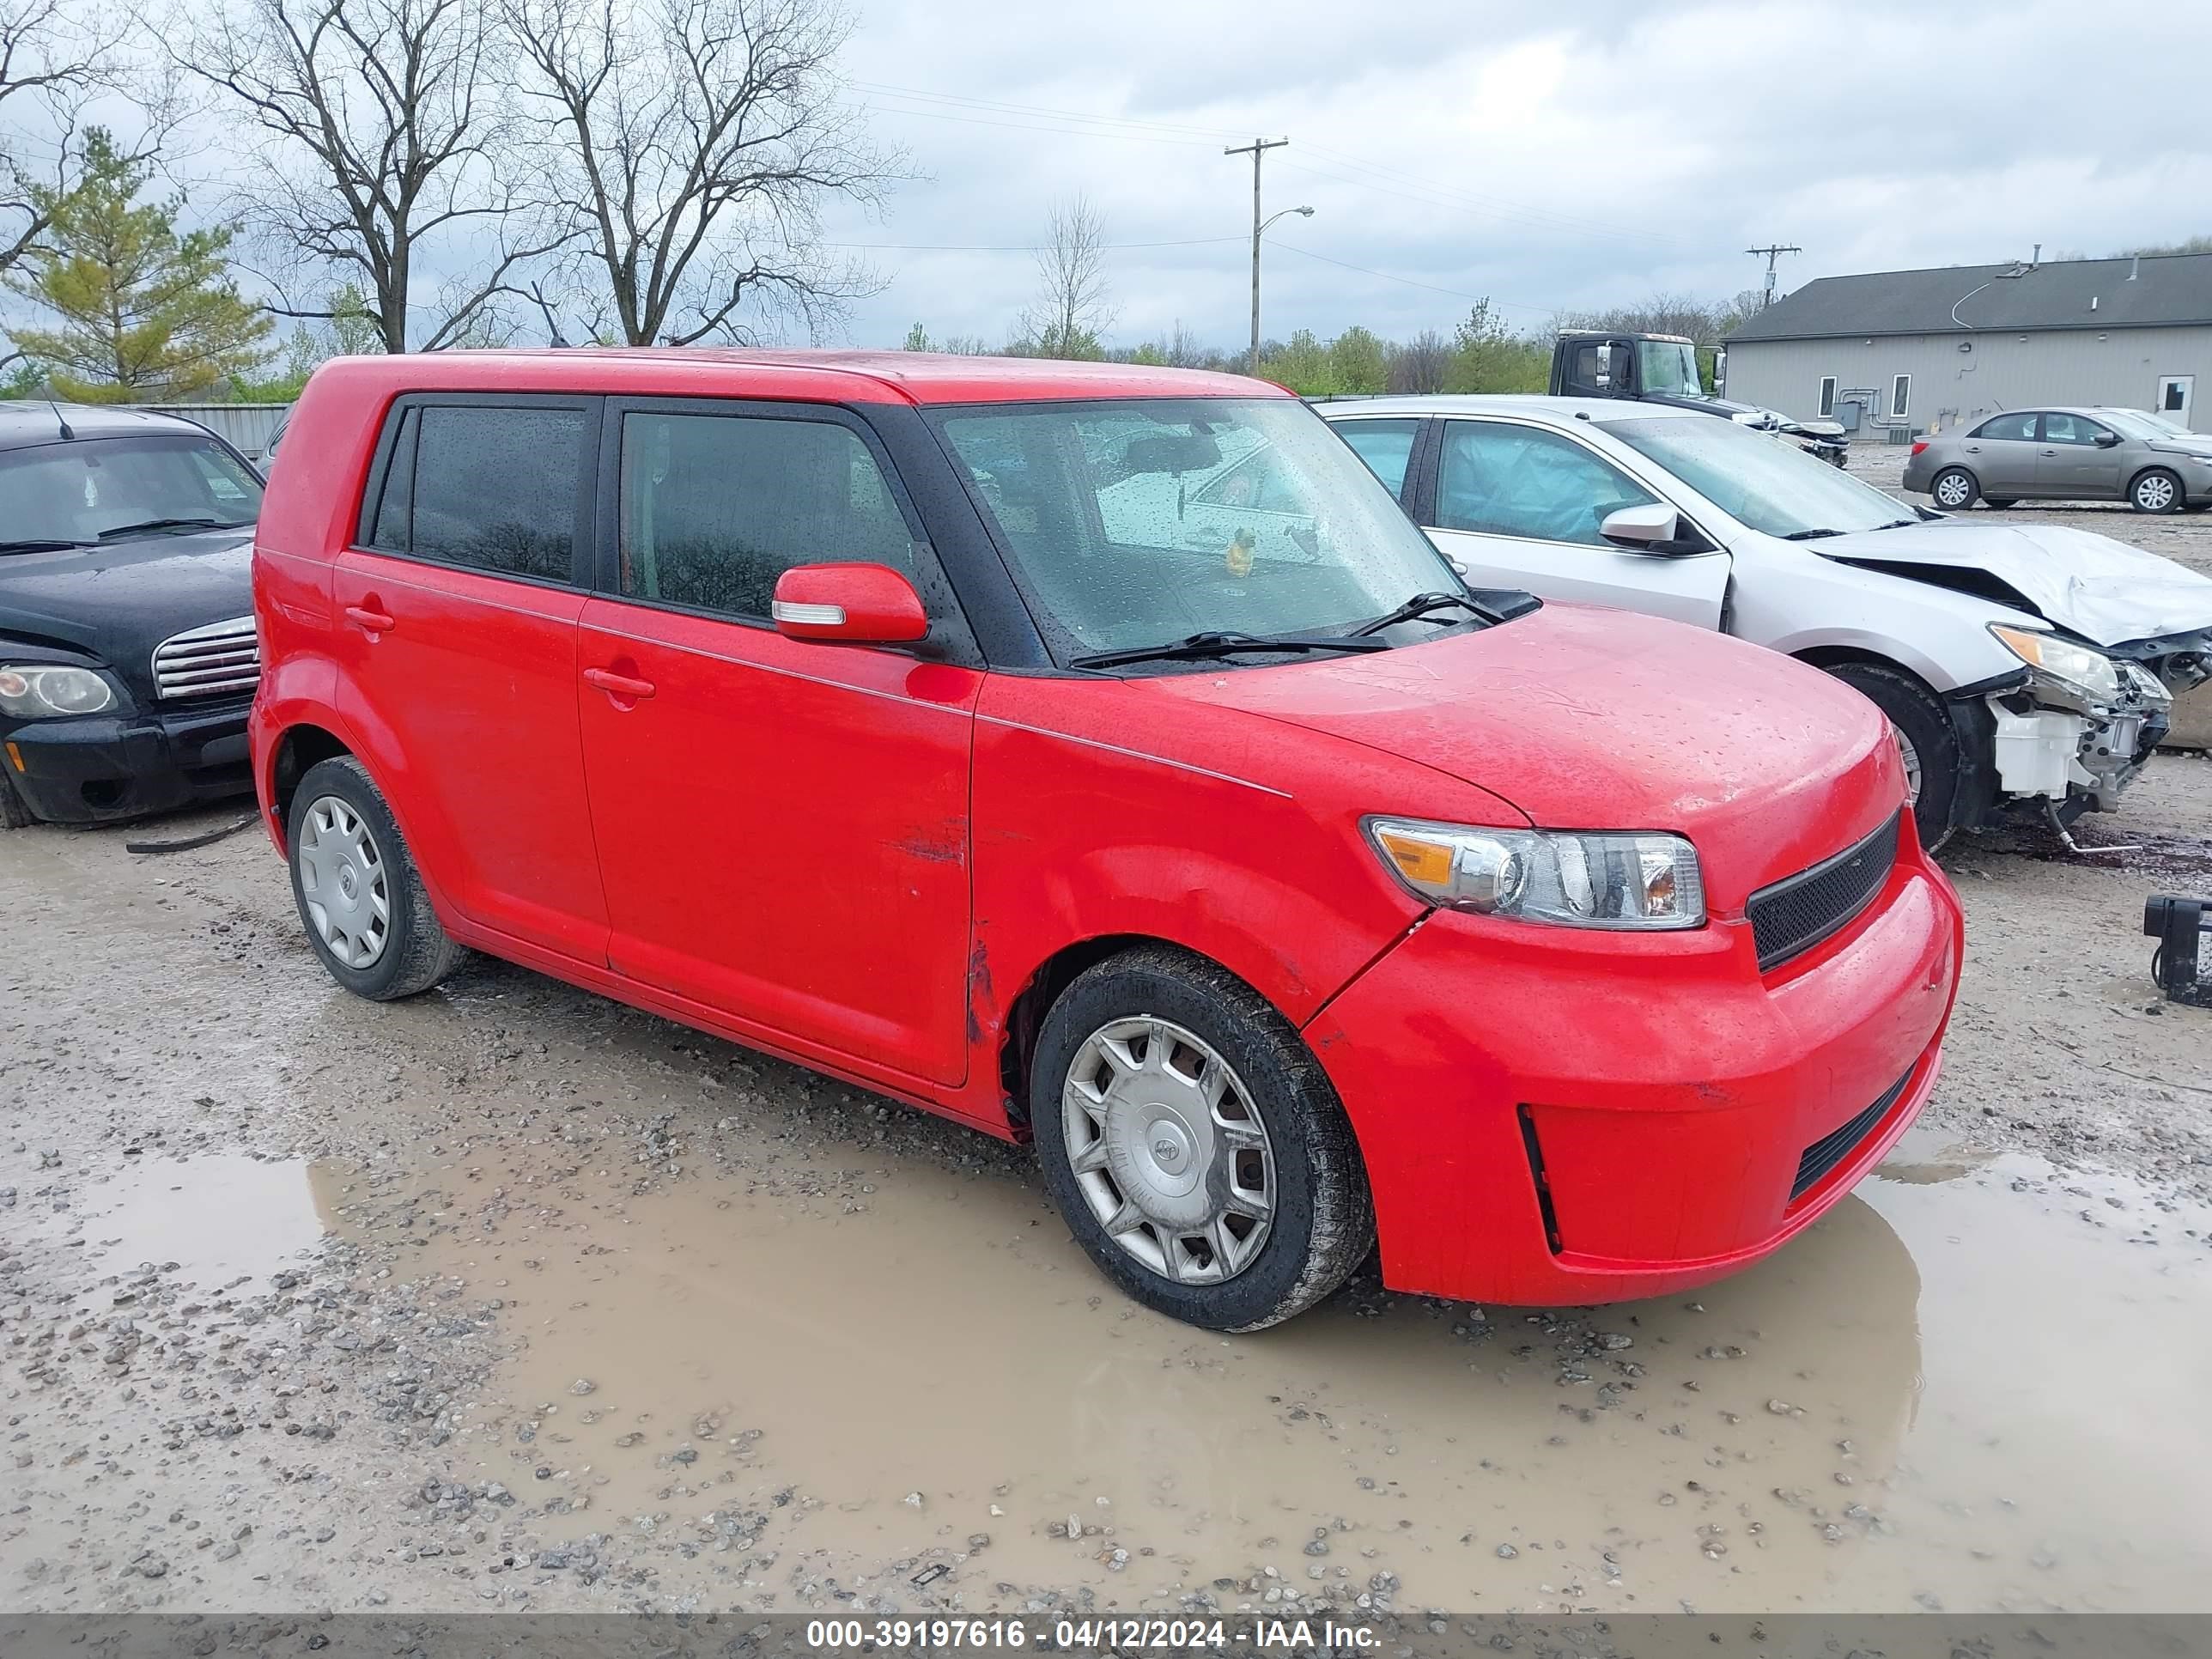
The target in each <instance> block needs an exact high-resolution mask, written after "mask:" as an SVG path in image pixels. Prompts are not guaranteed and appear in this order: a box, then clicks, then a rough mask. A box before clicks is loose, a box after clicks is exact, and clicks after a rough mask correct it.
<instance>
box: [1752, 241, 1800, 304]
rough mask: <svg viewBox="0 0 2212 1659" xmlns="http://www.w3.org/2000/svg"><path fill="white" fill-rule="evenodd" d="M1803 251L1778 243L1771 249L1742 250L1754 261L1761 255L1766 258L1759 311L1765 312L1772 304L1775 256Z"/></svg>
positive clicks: (1753, 248)
mask: <svg viewBox="0 0 2212 1659" xmlns="http://www.w3.org/2000/svg"><path fill="white" fill-rule="evenodd" d="M1804 251H1805V250H1804V249H1803V248H1802V247H1784V246H1781V245H1780V244H1776V245H1775V246H1772V247H1747V248H1746V249H1744V252H1746V253H1748V254H1750V255H1751V256H1752V258H1754V259H1755V258H1758V257H1759V255H1760V254H1762V253H1763V254H1765V256H1766V297H1765V299H1764V300H1762V301H1759V309H1760V310H1761V311H1764V310H1765V309H1766V307H1769V306H1771V305H1772V304H1773V303H1774V259H1775V256H1776V255H1777V254H1781V253H1802V252H1804Z"/></svg>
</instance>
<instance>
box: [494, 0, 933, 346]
mask: <svg viewBox="0 0 2212 1659" xmlns="http://www.w3.org/2000/svg"><path fill="white" fill-rule="evenodd" d="M501 3H502V4H503V5H504V8H505V15H506V17H507V23H508V26H509V27H510V28H511V29H512V30H513V34H514V36H515V39H516V40H517V42H518V45H519V47H520V52H521V56H522V60H523V64H524V67H525V71H526V72H525V74H524V76H523V78H522V82H521V85H522V90H523V92H524V94H525V96H526V99H527V100H528V101H529V103H530V104H531V105H532V106H534V108H535V110H536V112H537V118H536V125H537V133H536V138H537V142H536V143H535V145H534V149H533V153H534V154H535V155H536V156H537V157H538V163H539V165H540V167H542V168H543V170H544V173H546V175H547V176H548V177H549V178H550V179H553V180H555V181H556V185H557V188H558V193H559V194H560V196H561V197H562V200H563V201H565V202H567V203H569V204H573V205H572V208H571V218H570V220H569V224H570V226H571V228H573V229H574V231H575V232H576V234H577V244H576V250H577V251H576V252H575V253H574V256H573V257H572V258H571V259H570V261H569V275H570V276H571V277H572V279H573V280H574V281H575V282H576V283H578V284H579V285H580V286H582V287H583V288H585V289H587V290H588V291H590V292H592V294H594V295H599V296H604V299H605V302H606V303H607V304H608V305H609V306H610V307H611V309H612V311H613V313H614V317H615V321H616V324H617V332H618V335H619V337H620V338H622V339H623V340H624V341H626V342H627V343H629V344H631V345H651V344H654V343H662V344H668V345H688V344H690V343H693V342H694V341H697V340H702V339H706V338H708V337H721V338H725V339H731V340H738V341H745V340H750V339H754V338H756V337H758V335H759V333H760V331H762V329H763V328H764V327H773V326H775V325H777V324H779V323H782V322H795V323H797V324H798V325H801V326H803V327H804V328H805V330H806V331H807V332H808V333H810V334H813V335H818V334H820V333H821V332H822V331H823V329H824V328H825V327H826V326H827V325H829V324H830V323H832V322H833V321H835V320H836V319H840V318H842V315H843V312H844V306H845V302H846V301H848V300H850V299H852V298H854V296H856V295H860V294H864V293H867V292H871V291H872V289H873V287H874V286H875V283H874V279H873V278H872V276H871V274H870V273H869V272H868V271H867V270H866V267H864V266H861V265H860V264H855V263H854V262H853V261H851V260H849V259H845V260H839V259H836V258H830V257H829V256H828V253H827V251H826V250H824V249H823V247H822V246H821V245H820V235H819V214H820V210H821V207H822V204H823V203H824V202H825V201H826V200H828V199H829V198H832V197H842V198H843V199H845V200H847V201H853V202H858V203H860V204H864V205H866V206H869V207H874V206H877V205H878V204H880V202H881V200H882V196H883V192H884V190H885V188H886V187H887V186H888V185H890V183H891V182H892V181H893V180H894V179H896V177H898V176H899V169H900V168H901V167H902V165H903V161H902V157H901V156H900V155H898V154H897V153H896V152H895V151H890V150H886V149H879V148H878V146H876V145H875V144H874V143H872V142H871V141H870V140H869V139H868V137H867V135H866V131H865V129H864V127H863V125H862V123H861V118H860V114H859V113H858V112H856V111H854V110H853V109H852V108H850V107H848V106H846V105H844V104H842V103H840V102H839V101H838V94H839V93H840V91H841V90H842V82H840V81H839V80H838V78H837V76H836V57H837V53H838V52H839V51H840V49H841V48H842V46H844V44H845V41H846V40H847V38H848V36H849V35H850V34H851V33H852V30H853V24H852V21H851V19H850V18H848V16H847V15H845V14H844V13H843V12H842V11H841V10H839V9H836V6H835V5H834V4H833V3H829V0H635V3H632V0H591V3H583V4H580V3H578V0H501Z"/></svg>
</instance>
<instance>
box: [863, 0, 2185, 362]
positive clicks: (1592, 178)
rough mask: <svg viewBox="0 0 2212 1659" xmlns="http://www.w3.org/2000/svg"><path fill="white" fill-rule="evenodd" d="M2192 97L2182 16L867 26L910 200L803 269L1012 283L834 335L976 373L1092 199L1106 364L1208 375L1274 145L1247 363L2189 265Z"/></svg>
mask: <svg viewBox="0 0 2212 1659" xmlns="http://www.w3.org/2000/svg"><path fill="white" fill-rule="evenodd" d="M2208 61H2212V6H2206V5H2203V4H2199V3H2195V0H2191V3H2185V4H2181V5H2174V4H2156V5H2154V4H2135V3H2113V0H2107V3H2103V4H2100V5H2097V6H2085V5H2083V4H2081V3H2080V0H2066V3H2050V4H2041V3H2035V0H2002V3H1991V4H1980V3H1973V0H1940V3H1926V0H1923V3H1918V4H1911V5H1897V4H1893V5H1880V4H1863V5H1850V6H1839V5H1828V4H1823V5H1814V4H1797V3H1788V4H1784V3H1772V4H1759V3H1747V4H1712V5H1661V4H1649V3H1647V4H1638V3H1627V0H1566V3H1559V0H1552V3H1522V0H1512V3H1506V0H1487V3H1470V0H1462V3H1451V0H1396V3H1394V4H1390V5H1387V6H1386V5H1374V4H1368V5H1347V4H1345V3H1343V0H1274V3H1270V4H1252V3H1245V0H1234V3H1216V0H1111V3H1092V4H1080V5H1078V4H1024V5H1019V6H1016V5H1011V4H1007V3H1005V0H864V3H862V4H861V6H860V23H859V27H858V29H857V31H856V32H855V33H854V39H853V42H852V45H851V46H850V47H849V48H848V55H847V59H846V64H847V69H848V73H849V74H850V75H851V76H852V78H853V80H854V97H855V99H857V100H862V101H865V102H866V104H867V105H868V106H869V107H870V108H871V110H872V112H873V114H872V125H873V130H874V131H875V133H876V134H877V135H878V137H881V138H884V139H888V140H891V141H894V142H896V143H899V144H902V145H903V146H904V147H905V148H906V149H908V152H909V153H910V155H911V158H912V161H913V163H914V165H915V167H917V168H918V169H920V170H921V171H922V172H923V173H926V174H927V177H926V178H924V179H921V180H918V181H916V182H915V183H912V184H908V185H904V186H902V187H901V188H900V189H899V190H898V191H896V194H895V195H894V196H893V197H892V198H891V201H890V209H889V212H888V215H887V216H886V217H885V218H884V219H883V220H882V221H881V222H871V221H869V220H867V219H866V218H864V217H863V216H860V215H858V214H854V213H839V214H836V215H835V216H833V218H832V221H831V224H832V228H831V230H830V233H829V234H830V235H831V236H832V237H833V238H834V239H835V240H837V241H840V242H848V243H868V244H901V245H916V244H927V245H941V244H963V245H966V244H981V245H985V246H990V247H1007V248H1012V250H1014V251H1010V252H962V251H944V252H939V251H932V250H931V249H928V248H923V247H916V246H901V247H895V248H884V249H882V250H881V251H878V252H874V253H872V254H871V255H870V256H869V257H870V258H872V260H873V261H874V262H875V264H876V265H877V268H878V270H879V272H880V273H881V274H882V275H883V276H884V277H886V278H887V279H888V285H887V286H886V287H885V289H884V291H883V293H882V294H881V295H878V296H877V297H875V298H873V299H870V300H867V301H862V302H861V303H860V305H859V306H858V307H857V308H856V310H855V312H854V319H853V323H852V328H851V334H852V337H853V340H854V343H896V342H897V341H898V339H899V338H900V337H902V335H903V334H904V332H905V331H906V328H907V325H908V324H909V323H912V322H915V321H921V322H922V323H924V324H926V325H927V327H928V329H929V330H930V331H931V333H932V334H933V335H937V336H943V335H945V334H947V333H962V334H979V335H981V336H982V337H984V338H985V339H986V340H987V341H990V342H992V343H999V342H1001V341H1003V340H1004V339H1005V338H1006V336H1007V333H1008V331H1009V329H1010V327H1011V325H1012V319H1013V318H1014V316H1015V314H1016V313H1018V311H1019V310H1020V308H1021V307H1022V305H1023V303H1024V300H1025V299H1026V298H1027V297H1028V296H1029V295H1030V293H1031V291H1032V290H1033V289H1034V286H1035V274H1034V265H1033V261H1032V258H1031V256H1030V254H1028V253H1027V252H1023V251H1020V250H1022V249H1023V248H1024V246H1027V245H1030V244H1033V243H1035V242H1036V240H1039V239H1040V238H1041V237H1042V234H1043V233H1044V226H1045V222H1046V216H1047V214H1048V210H1049V209H1050V207H1051V205H1052V204H1053V203H1054V201H1055V200H1056V199H1059V198H1062V197H1067V196H1069V195H1072V194H1073V192H1075V191H1083V192H1085V193H1086V194H1087V195H1088V196H1089V197H1091V200H1092V201H1093V202H1094V203H1095V204H1097V205H1098V206H1100V207H1101V208H1103V210H1104V213H1105V216H1106V219H1107V223H1108V231H1109V239H1110V240H1112V241H1113V242H1115V243H1116V244H1122V245H1124V246H1118V247H1116V248H1115V250H1114V252H1112V253H1111V254H1110V256H1109V258H1110V267H1109V268H1110V273H1111V278H1112V284H1113V289H1114V295H1115V301H1116V305H1117V309H1118V317H1117V319H1116V321H1115V325H1114V327H1113V329H1112V330H1111V331H1110V332H1109V339H1111V340H1113V341H1115V342H1116V343H1135V342H1137V341H1139V340H1142V339H1145V338H1148V337H1154V336H1157V335H1159V334H1162V333H1164V331H1166V330H1168V329H1169V328H1170V327H1172V326H1173V325H1174V324H1175V323H1176V320H1177V319H1180V320H1181V321H1182V323H1183V324H1184V325H1186V326H1188V328H1190V329H1192V330H1193V331H1195V332H1196V333H1197V334H1198V335H1200V337H1202V338H1204V339H1206V340H1207V341H1209V342H1212V343H1218V344H1223V345H1233V344H1235V343H1237V342H1239V341H1241V340H1242V339H1243V336H1244V332H1245V329H1246V326H1247V324H1246V307H1247V306H1248V304H1249V253H1248V249H1247V244H1246V241H1245V240H1244V239H1245V238H1246V237H1247V236H1248V234H1249V227H1250V222H1251V220H1250V214H1251V163H1250V160H1249V157H1242V156H1239V157H1231V156H1226V155H1223V154H1222V153H1221V152H1222V147H1223V146H1224V144H1225V143H1239V142H1243V141H1245V140H1248V139H1249V137H1251V136H1252V135H1254V134H1255V133H1259V134H1265V135H1266V136H1267V137H1287V138H1288V139H1289V140H1290V141H1291V143H1290V147H1289V148H1288V149H1281V150H1275V151H1272V152H1270V153H1269V155H1268V158H1267V181H1266V197H1267V208H1268V210H1269V211H1273V210H1274V209H1276V208H1283V207H1295V206H1297V205H1300V204H1310V205H1311V206H1312V207H1314V208H1315V209H1316V215H1315V216H1314V217H1313V218H1311V219H1301V218H1296V217H1293V218H1289V219H1285V220H1284V221H1282V222H1280V223H1279V224H1278V225H1276V226H1275V228H1273V230H1272V231H1270V233H1269V243H1270V247H1269V251H1268V252H1267V258H1266V269H1265V303H1266V314H1265V321H1266V325H1267V332H1268V334H1269V335H1271V336H1281V335H1286V334H1287V333H1288V332H1289V331H1291V330H1292V329H1295V328H1301V327H1304V328H1310V329H1312V330H1314V331H1316V333H1318V334H1320V335H1322V336H1323V337H1328V336H1330V335H1333V334H1334V333H1336V332H1337V331H1339V330H1340V329H1342V328H1343V327H1345V326H1346V325H1350V324H1352V323H1355V322H1358V323H1364V324H1366V325H1368V326H1370V327H1371V328H1375V329H1376V330H1377V331H1381V332H1383V333H1385V334H1389V335H1395V336H1401V337H1402V336H1404V335H1407V334H1410V333H1413V332H1416V331H1419V330H1420V329H1422V328H1425V327H1430V326H1435V327H1437V328H1442V329H1449V326H1450V325H1451V324H1452V323H1453V322H1454V321H1455V320H1456V319H1458V318H1459V317H1460V316H1462V315H1463V314H1464V313H1465V312H1466V310H1467V308H1468V304H1469V296H1473V295H1492V296H1493V298H1494V299H1495V300H1496V301H1497V302H1498V304H1499V305H1500V306H1502V307H1505V310H1504V315H1505V317H1506V318H1507V319H1509V320H1510V321H1512V322H1513V323H1515V324H1516V325H1525V326H1540V325H1543V324H1545V323H1546V322H1547V320H1548V319H1549V318H1550V316H1551V314H1552V313H1553V312H1555V311H1557V310H1559V309H1560V308H1563V307H1568V308H1581V307H1599V306H1604V305H1607V304H1612V303H1615V302H1626V301H1635V300H1638V299H1640V298H1643V297H1645V296H1647V295H1650V294H1652V293H1654V292H1656V291H1670V292H1673V291H1680V292H1687V293H1692V294H1694V295H1700V296H1710V297H1715V298H1719V297H1724V296H1726V295H1731V294H1734V293H1735V292H1736V291H1737V290H1738V289H1742V288H1746V287H1749V286H1755V285H1756V284H1757V283H1759V281H1760V280H1762V273H1763V264H1762V262H1760V261H1757V260H1754V259H1753V258H1750V257H1748V256H1747V255H1746V254H1745V253H1744V252H1742V251H1741V250H1743V249H1744V248H1746V247H1748V246H1752V245H1753V244H1754V243H1767V242H1784V243H1790V242H1794V243H1797V244H1800V245H1802V246H1803V248H1804V250H1805V251H1804V252H1803V253H1802V254H1796V255H1790V256H1785V257H1784V259H1783V261H1782V264H1781V271H1782V279H1781V280H1782V285H1783V288H1784V291H1787V290H1788V289H1791V288H1795V287H1796V286H1798V285H1800V284H1801V283H1804V282H1805V281H1807V280H1808V279H1809V278H1811V277H1814V276H1820V275H1826V274H1833V273H1840V272H1847V271H1855V270H1882V269H1887V268H1897V267H1905V266H1915V265H1929V264H1978V263H1981V262H1984V261H1988V260H1995V259H2002V258H2015V257H2020V258H2025V257H2027V254H2028V253H2029V252H2030V250H2031V248H2032V247H2033V245H2034V244H2035V243H2037V242H2040V243H2042V244H2043V245H2044V249H2045V255H2046V257H2048V256H2049V255H2050V254H2051V253H2053V252H2057V251H2059V250H2073V251H2079V252H2090V253H2104V252H2111V251H2112V250H2114V249H2117V248H2118V247H2121V246H2127V245H2130V244H2134V243H2140V242H2155V241H2166V240H2176V239H2179V238H2180V237H2184V236H2186V235H2189V234H2194V233H2197V232H2206V231H2212V166H2208V161H2212V156H2208V150H2212V128H2208V126H2207V124H2206V123H2205V122H2204V120H2203V117H2202V113H2201V112H2202V110H2203V102H2204V99H2203V89H2202V84H2201V83H2202V78H2203V73H2204V65H2205V64H2206V63H2207V62H2208ZM895 89H896V90H895ZM1084 117H1097V118H1105V119H1103V120H1085V119H1083V118H1084ZM1211 239H1219V240H1211ZM1145 243H1155V244H1157V243H1186V244H1189V245H1187V246H1150V247H1146V246H1128V245H1133V244H1145ZM1324 260H1334V261H1338V262H1341V263H1339V264H1328V263H1323V261H1324ZM1346 265H1357V266H1364V267H1367V268H1368V269H1369V270H1371V271H1378V272H1387V273H1389V275H1388V276H1375V275H1368V274H1364V273H1363V272H1361V271H1358V270H1347V269H1346V268H1345V266H1346ZM1392 278H1397V279H1401V280H1391V279H1392ZM1415 284H1428V285H1429V286H1427V287H1421V286H1415ZM1438 289H1445V290H1451V291H1450V292H1438V291H1437V290H1438Z"/></svg>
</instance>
